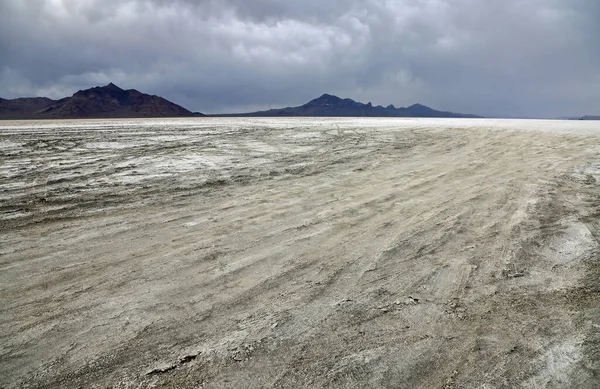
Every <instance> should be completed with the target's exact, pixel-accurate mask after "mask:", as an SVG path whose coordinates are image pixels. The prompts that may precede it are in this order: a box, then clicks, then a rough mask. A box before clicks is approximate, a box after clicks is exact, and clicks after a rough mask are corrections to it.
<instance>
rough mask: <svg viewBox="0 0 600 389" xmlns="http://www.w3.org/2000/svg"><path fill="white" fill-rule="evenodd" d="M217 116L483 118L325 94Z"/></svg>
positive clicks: (417, 106)
mask: <svg viewBox="0 0 600 389" xmlns="http://www.w3.org/2000/svg"><path fill="white" fill-rule="evenodd" d="M216 116H342V117H348V116H367V117H439V118H479V117H481V116H477V115H470V114H462V113H455V112H445V111H436V110H435V109H433V108H429V107H427V106H425V105H421V104H414V105H411V106H410V107H406V108H396V107H394V106H393V105H388V106H387V107H383V106H381V105H377V106H373V104H371V103H367V104H363V103H359V102H357V101H354V100H352V99H342V98H339V97H337V96H333V95H329V94H324V95H322V96H321V97H318V98H316V99H314V100H311V101H309V102H308V103H306V104H304V105H301V106H298V107H287V108H279V109H270V110H268V111H259V112H250V113H241V114H239V113H238V114H225V115H216Z"/></svg>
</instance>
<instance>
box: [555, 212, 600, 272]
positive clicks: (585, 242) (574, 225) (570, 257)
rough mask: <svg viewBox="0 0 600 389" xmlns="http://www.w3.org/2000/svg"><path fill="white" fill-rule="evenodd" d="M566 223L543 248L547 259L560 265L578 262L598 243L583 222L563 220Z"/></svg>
mask: <svg viewBox="0 0 600 389" xmlns="http://www.w3.org/2000/svg"><path fill="white" fill-rule="evenodd" d="M567 223H568V226H567V228H565V230H563V231H561V232H560V233H558V234H557V235H555V236H554V237H553V238H552V239H551V240H550V242H549V244H548V245H547V247H546V248H545V250H544V253H545V254H546V256H547V257H548V258H549V259H551V260H552V261H554V262H556V263H558V264H560V265H566V264H569V263H572V262H579V261H580V260H581V259H582V258H583V257H584V256H585V255H587V254H588V253H590V252H591V251H592V250H593V249H594V248H596V246H597V245H598V244H597V242H596V240H595V239H594V236H593V235H592V233H591V232H590V230H589V229H588V228H587V226H586V225H585V224H583V223H581V222H576V221H573V220H568V221H565V222H564V224H567Z"/></svg>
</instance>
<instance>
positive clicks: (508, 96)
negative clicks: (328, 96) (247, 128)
mask: <svg viewBox="0 0 600 389" xmlns="http://www.w3.org/2000/svg"><path fill="white" fill-rule="evenodd" d="M111 81H112V82H114V83H116V84H117V85H119V86H121V87H123V88H135V89H138V90H140V91H143V92H146V93H152V94H159V95H161V96H164V97H166V98H168V99H170V100H172V101H174V102H176V103H178V104H181V105H183V106H185V107H186V108H188V109H191V110H195V111H201V112H206V113H219V112H240V111H248V110H255V109H264V108H270V107H272V108H274V107H282V106H288V105H299V104H302V103H304V102H306V101H307V100H309V99H311V98H314V97H317V96H319V95H320V94H322V93H332V94H336V95H339V96H342V97H351V98H353V99H355V100H359V101H363V102H367V101H371V102H373V104H385V105H387V104H394V105H396V106H406V105H410V104H413V103H416V102H420V103H423V104H426V105H429V106H432V107H434V108H436V109H441V110H451V111H457V112H465V113H475V114H481V115H486V116H541V117H556V116H562V115H583V114H600V2H598V1H597V0H520V1H517V0H514V1H513V0H485V1H483V0H396V1H394V0H363V1H358V0H346V1H342V0H287V1H283V0H196V1H194V0H176V1H167V0H27V1H23V0H2V1H0V96H1V97H4V98H13V97H21V96H48V97H53V98H57V97H64V96H66V95H70V94H72V93H74V92H75V91H77V90H78V89H85V88H89V87H92V86H96V85H104V84H107V83H108V82H111Z"/></svg>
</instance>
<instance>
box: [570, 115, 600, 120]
mask: <svg viewBox="0 0 600 389" xmlns="http://www.w3.org/2000/svg"><path fill="white" fill-rule="evenodd" d="M575 120H600V116H592V115H585V116H582V117H580V118H575Z"/></svg>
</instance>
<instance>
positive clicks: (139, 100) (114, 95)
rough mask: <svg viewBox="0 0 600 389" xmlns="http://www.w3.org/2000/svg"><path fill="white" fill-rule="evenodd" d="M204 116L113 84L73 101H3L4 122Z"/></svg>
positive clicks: (1, 114) (81, 93)
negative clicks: (17, 120)
mask: <svg viewBox="0 0 600 389" xmlns="http://www.w3.org/2000/svg"><path fill="white" fill-rule="evenodd" d="M181 116H202V114H200V113H192V112H190V111H188V110H187V109H185V108H183V107H181V106H179V105H177V104H175V103H172V102H170V101H168V100H166V99H164V98H162V97H159V96H154V95H147V94H145V93H141V92H138V91H137V90H135V89H128V90H124V89H121V88H119V87H118V86H116V85H115V84H113V83H112V82H111V83H110V84H108V85H106V86H103V87H94V88H90V89H86V90H80V91H78V92H76V93H75V94H73V96H71V97H65V98H63V99H60V100H52V99H49V98H46V97H31V98H19V99H13V100H6V99H2V98H0V119H85V118H149V117H181Z"/></svg>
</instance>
